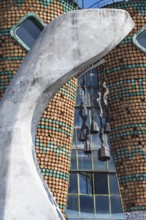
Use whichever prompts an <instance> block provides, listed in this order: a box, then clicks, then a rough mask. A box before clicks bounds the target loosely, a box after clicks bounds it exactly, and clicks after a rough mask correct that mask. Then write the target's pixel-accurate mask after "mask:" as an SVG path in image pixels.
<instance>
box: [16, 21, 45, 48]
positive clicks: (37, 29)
mask: <svg viewBox="0 0 146 220" xmlns="http://www.w3.org/2000/svg"><path fill="white" fill-rule="evenodd" d="M42 30H43V27H41V26H40V25H38V24H37V22H35V20H34V19H32V18H29V19H27V20H26V21H24V22H23V23H22V24H21V25H20V26H19V27H18V28H17V29H16V34H17V36H18V37H19V38H20V39H21V40H22V41H23V42H24V43H25V44H26V45H27V46H28V47H29V48H31V47H32V45H33V44H34V42H35V40H36V39H37V38H38V36H39V34H40V33H41V32H42Z"/></svg>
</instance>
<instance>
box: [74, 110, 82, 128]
mask: <svg viewBox="0 0 146 220" xmlns="http://www.w3.org/2000/svg"><path fill="white" fill-rule="evenodd" d="M79 110H80V108H76V109H75V123H74V126H75V127H81V126H82V118H81V117H80V115H79Z"/></svg>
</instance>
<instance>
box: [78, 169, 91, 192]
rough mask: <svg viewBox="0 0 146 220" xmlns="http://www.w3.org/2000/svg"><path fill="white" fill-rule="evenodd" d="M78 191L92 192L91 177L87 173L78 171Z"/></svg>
mask: <svg viewBox="0 0 146 220" xmlns="http://www.w3.org/2000/svg"><path fill="white" fill-rule="evenodd" d="M79 178H80V179H79V180H80V193H81V194H92V179H91V174H89V173H80V174H79Z"/></svg>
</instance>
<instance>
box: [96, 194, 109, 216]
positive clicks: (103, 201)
mask: <svg viewBox="0 0 146 220" xmlns="http://www.w3.org/2000/svg"><path fill="white" fill-rule="evenodd" d="M95 200H96V213H98V214H109V197H108V196H96V197H95Z"/></svg>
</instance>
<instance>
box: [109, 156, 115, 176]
mask: <svg viewBox="0 0 146 220" xmlns="http://www.w3.org/2000/svg"><path fill="white" fill-rule="evenodd" d="M108 171H109V172H116V168H115V164H114V161H113V157H112V155H111V157H110V160H109V161H108Z"/></svg>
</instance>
